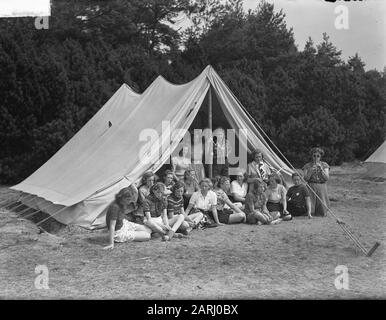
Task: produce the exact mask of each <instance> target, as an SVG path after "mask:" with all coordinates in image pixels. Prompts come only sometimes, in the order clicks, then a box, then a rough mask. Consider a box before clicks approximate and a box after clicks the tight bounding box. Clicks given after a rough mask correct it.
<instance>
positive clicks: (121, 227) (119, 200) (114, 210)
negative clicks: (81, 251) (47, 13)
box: [104, 186, 151, 249]
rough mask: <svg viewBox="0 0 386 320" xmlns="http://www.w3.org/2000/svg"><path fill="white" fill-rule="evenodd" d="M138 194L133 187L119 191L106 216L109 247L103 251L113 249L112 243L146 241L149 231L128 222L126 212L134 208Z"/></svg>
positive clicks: (144, 227) (142, 226)
mask: <svg viewBox="0 0 386 320" xmlns="http://www.w3.org/2000/svg"><path fill="white" fill-rule="evenodd" d="M137 197H138V193H137V192H136V189H135V187H134V186H130V187H127V188H124V189H122V190H120V191H119V192H118V193H117V194H116V195H115V200H114V202H113V203H112V204H111V205H110V206H109V208H108V210H107V214H106V225H107V229H108V230H109V245H108V246H106V247H104V249H113V248H114V242H130V241H147V240H149V239H150V235H151V230H150V229H149V228H148V227H146V226H144V225H142V224H138V223H134V222H132V221H129V220H128V219H127V216H126V212H128V211H131V208H132V207H133V206H136V202H137Z"/></svg>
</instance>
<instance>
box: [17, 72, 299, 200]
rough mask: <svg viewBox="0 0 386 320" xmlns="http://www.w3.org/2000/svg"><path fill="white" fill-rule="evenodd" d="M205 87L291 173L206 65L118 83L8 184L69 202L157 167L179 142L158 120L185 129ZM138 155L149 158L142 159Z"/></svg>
mask: <svg viewBox="0 0 386 320" xmlns="http://www.w3.org/2000/svg"><path fill="white" fill-rule="evenodd" d="M210 86H212V88H213V90H214V92H215V94H216V96H217V98H218V100H219V102H220V105H221V108H222V110H223V112H224V114H225V116H226V118H227V120H228V121H229V123H230V124H231V126H232V127H233V128H235V129H240V128H243V129H248V130H249V131H250V132H251V135H252V136H251V137H250V139H251V141H252V143H253V147H254V148H260V149H262V151H263V152H264V153H265V155H266V159H267V160H268V161H269V162H270V164H271V165H273V166H274V167H275V168H278V169H280V170H282V172H283V173H285V174H290V173H291V172H292V170H291V169H290V168H289V167H288V166H287V165H286V164H285V163H283V161H282V160H281V159H280V158H279V157H278V156H277V155H276V154H275V153H274V152H273V151H272V150H271V148H270V146H269V145H268V144H267V143H266V142H265V140H264V138H263V137H262V136H261V134H260V133H259V131H258V130H257V128H255V127H254V125H253V123H252V122H251V120H250V119H249V118H248V116H247V115H246V113H245V112H244V110H243V109H242V107H241V106H240V105H239V103H238V101H237V100H236V98H235V97H234V95H233V94H232V93H231V92H230V90H229V89H228V87H227V86H226V85H225V83H224V82H223V81H222V80H221V78H220V77H219V76H218V74H217V73H216V72H215V71H214V70H213V68H212V67H211V66H208V67H206V68H205V70H204V71H203V72H202V73H201V74H200V75H199V76H197V77H196V78H195V79H193V80H192V81H190V82H188V83H185V84H181V85H175V84H172V83H170V82H168V81H167V80H165V79H164V78H163V77H161V76H159V77H157V78H156V79H155V80H154V81H153V83H152V84H151V85H150V86H149V87H148V88H147V89H146V90H145V91H144V92H143V93H142V94H136V93H134V92H133V91H132V90H130V89H129V87H128V86H127V85H122V86H121V87H120V88H119V89H118V91H117V92H116V93H115V94H114V95H113V96H112V97H111V98H110V99H109V101H108V102H107V103H106V104H105V105H104V106H103V107H102V108H101V109H100V110H99V111H98V112H97V113H96V114H95V116H94V117H92V118H91V119H90V120H89V122H88V123H87V124H86V125H85V126H84V127H83V128H82V129H81V130H80V131H79V132H78V133H77V134H75V135H74V137H73V138H72V139H71V140H70V141H68V142H67V143H66V144H65V145H64V146H63V147H62V148H61V149H60V150H59V151H58V152H57V153H56V154H55V155H54V156H53V157H52V158H50V159H49V160H48V161H47V162H46V163H45V164H44V165H43V166H42V167H40V168H39V169H38V170H37V171H35V172H34V173H33V174H32V175H31V176H29V177H28V178H27V179H25V180H24V181H23V182H21V183H19V184H18V185H16V186H14V187H12V188H13V189H16V190H20V191H23V192H26V193H30V194H36V195H38V196H39V197H41V198H44V199H46V200H48V201H51V202H52V203H55V204H61V205H64V206H72V205H74V204H76V203H79V202H81V201H83V200H85V199H88V198H89V197H91V196H92V195H94V194H96V193H98V192H100V191H101V190H105V189H106V188H108V187H110V186H112V185H113V184H115V183H118V182H119V181H121V180H122V179H127V180H129V181H132V182H134V181H136V180H137V179H138V178H139V177H140V176H141V175H142V174H143V172H145V171H146V170H149V169H152V170H154V171H156V170H157V169H158V168H159V167H160V166H161V165H162V164H163V163H164V162H165V161H166V160H167V159H168V158H169V156H170V153H171V152H172V151H173V150H174V149H175V148H176V147H177V145H178V142H179V141H174V140H173V141H172V144H170V140H168V139H167V138H166V137H165V135H163V134H162V132H163V127H162V122H163V121H168V122H169V123H170V130H171V132H175V131H174V130H177V129H181V128H182V131H183V130H188V128H189V127H190V125H191V124H192V122H193V120H194V118H195V117H196V115H197V113H198V111H199V109H200V107H201V105H202V103H203V101H204V98H205V96H206V94H207V91H208V89H209V87H210ZM146 130H147V131H146ZM148 130H152V132H154V133H156V134H158V137H159V139H158V140H157V141H156V143H145V142H144V139H143V136H141V134H142V133H143V132H148ZM181 137H182V136H181ZM176 140H177V139H176ZM154 150H156V151H157V150H162V152H160V153H159V152H158V153H157V152H154ZM141 152H142V153H141ZM143 155H148V156H149V159H150V161H148V162H146V163H144V162H143V157H142V156H143Z"/></svg>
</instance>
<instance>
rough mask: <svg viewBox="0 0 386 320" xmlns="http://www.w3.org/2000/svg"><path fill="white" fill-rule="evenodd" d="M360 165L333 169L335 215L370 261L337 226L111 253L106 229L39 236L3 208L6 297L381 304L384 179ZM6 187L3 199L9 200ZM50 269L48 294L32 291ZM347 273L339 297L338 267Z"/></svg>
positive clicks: (1, 293)
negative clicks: (369, 251)
mask: <svg viewBox="0 0 386 320" xmlns="http://www.w3.org/2000/svg"><path fill="white" fill-rule="evenodd" d="M362 172H363V167H361V166H359V165H357V164H356V165H353V164H346V165H344V166H341V167H332V170H331V179H330V181H329V194H330V199H331V206H332V210H333V211H334V212H335V214H336V215H337V216H338V217H339V218H341V219H343V220H344V221H345V222H346V223H347V224H348V225H350V227H351V229H352V230H353V232H354V233H355V235H356V236H357V237H358V238H359V240H360V241H361V242H362V243H363V244H364V245H365V246H366V248H370V247H371V246H372V245H373V244H374V243H375V242H376V241H379V242H381V246H380V247H379V248H378V249H377V250H376V251H375V253H374V254H373V256H372V257H370V258H369V257H366V256H364V255H363V254H362V253H361V252H360V251H359V250H357V249H356V247H355V245H354V244H353V242H352V241H351V240H350V239H349V238H348V237H347V236H346V235H345V234H344V233H343V232H342V230H341V229H340V228H339V226H338V225H337V223H336V222H335V220H334V219H331V218H329V217H326V218H313V219H311V220H309V219H307V218H297V219H294V220H293V221H289V222H283V223H281V224H278V225H274V226H251V225H231V226H223V227H217V228H211V229H206V230H197V231H195V232H193V233H192V234H191V235H190V238H189V239H173V240H172V241H170V242H162V241H160V240H159V239H156V240H151V241H149V242H146V243H126V244H118V245H116V247H115V249H114V250H112V251H104V250H103V249H102V247H103V246H105V245H106V244H107V233H106V231H105V230H95V231H85V230H83V229H80V228H76V227H71V226H67V227H62V228H58V230H56V231H55V230H54V231H53V230H51V231H50V232H51V233H46V232H42V231H41V230H39V228H38V227H36V225H35V224H34V223H33V222H32V221H30V220H29V219H25V218H23V216H22V215H20V214H18V213H15V212H11V211H8V210H4V209H2V210H0V261H1V265H0V298H2V299H384V298H386V284H385V280H386V276H385V270H386V259H385V244H386V236H385V233H386V232H385V227H386V215H385V207H386V206H385V204H386V200H385V188H386V182H385V181H379V180H376V181H374V180H373V179H370V180H365V179H358V177H359V176H361V173H362ZM12 196H13V197H14V195H12V194H9V189H7V188H6V187H2V188H1V189H0V201H1V200H4V199H5V200H7V199H8V200H9V201H12ZM38 265H46V266H47V268H48V272H49V274H48V276H49V278H48V279H49V282H48V287H49V289H37V288H36V287H35V279H36V277H37V274H36V273H35V267H36V266H38ZM338 265H344V266H347V268H348V275H349V289H348V290H344V289H343V290H337V288H336V287H335V285H334V281H335V279H336V277H337V276H338V275H337V274H336V273H335V268H336V267H337V266H338Z"/></svg>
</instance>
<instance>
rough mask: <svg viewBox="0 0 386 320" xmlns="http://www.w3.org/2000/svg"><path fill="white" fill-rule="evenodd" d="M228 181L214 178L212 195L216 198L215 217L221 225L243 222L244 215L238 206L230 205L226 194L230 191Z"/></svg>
mask: <svg viewBox="0 0 386 320" xmlns="http://www.w3.org/2000/svg"><path fill="white" fill-rule="evenodd" d="M230 186H231V185H230V181H229V178H228V177H225V176H222V177H216V180H215V187H214V190H213V191H214V193H215V194H216V196H217V207H216V208H217V215H218V218H219V220H220V222H222V223H226V224H232V223H241V222H245V220H246V217H245V213H244V212H242V211H241V209H240V207H241V203H240V202H239V204H240V206H237V205H235V204H234V203H232V202H231V201H230V200H229V198H228V196H227V192H228V191H229V190H230Z"/></svg>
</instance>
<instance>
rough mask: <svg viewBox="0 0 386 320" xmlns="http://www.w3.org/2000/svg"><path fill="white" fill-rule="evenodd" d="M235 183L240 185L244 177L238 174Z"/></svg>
mask: <svg viewBox="0 0 386 320" xmlns="http://www.w3.org/2000/svg"><path fill="white" fill-rule="evenodd" d="M237 181H238V182H239V183H242V182H243V181H244V175H243V174H239V175H238V176H237Z"/></svg>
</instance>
